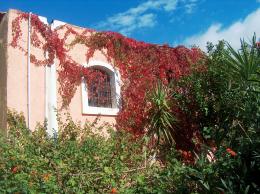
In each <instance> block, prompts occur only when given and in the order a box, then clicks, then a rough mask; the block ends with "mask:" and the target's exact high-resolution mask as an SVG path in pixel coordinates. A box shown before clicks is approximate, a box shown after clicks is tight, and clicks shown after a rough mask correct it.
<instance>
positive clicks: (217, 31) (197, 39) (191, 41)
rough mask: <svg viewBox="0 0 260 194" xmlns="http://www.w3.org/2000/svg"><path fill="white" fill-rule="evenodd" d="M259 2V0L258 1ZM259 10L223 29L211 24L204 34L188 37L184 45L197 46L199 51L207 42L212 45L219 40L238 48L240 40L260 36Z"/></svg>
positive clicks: (218, 24)
mask: <svg viewBox="0 0 260 194" xmlns="http://www.w3.org/2000/svg"><path fill="white" fill-rule="evenodd" d="M259 1H260V0H259ZM259 21H260V8H259V9H257V10H256V11H254V12H252V13H250V14H249V15H248V16H247V17H246V18H244V19H243V20H239V21H237V22H235V23H233V24H232V25H230V26H228V27H225V28H223V27H222V24H220V23H216V24H212V25H211V26H210V27H209V28H208V29H207V30H206V31H205V32H204V33H201V34H197V35H194V36H191V37H188V38H187V39H186V40H185V41H184V44H185V45H198V46H199V47H200V48H201V49H203V50H205V48H206V47H205V46H206V43H207V41H210V42H212V43H214V44H216V43H218V41H219V40H223V39H224V40H226V41H228V42H229V43H230V44H231V45H232V46H233V47H235V48H239V46H240V38H245V40H250V39H251V38H252V36H253V34H254V33H256V36H257V37H259V36H260V25H259Z"/></svg>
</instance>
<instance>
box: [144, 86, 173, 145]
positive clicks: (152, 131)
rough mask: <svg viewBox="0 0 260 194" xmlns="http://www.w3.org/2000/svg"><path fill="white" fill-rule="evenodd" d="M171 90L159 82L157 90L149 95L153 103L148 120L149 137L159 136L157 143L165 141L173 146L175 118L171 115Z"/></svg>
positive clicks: (149, 99)
mask: <svg viewBox="0 0 260 194" xmlns="http://www.w3.org/2000/svg"><path fill="white" fill-rule="evenodd" d="M168 89H169V88H167V87H166V86H164V85H163V84H162V83H161V82H158V84H157V86H156V88H155V89H154V90H153V91H152V92H151V93H150V94H148V99H147V100H148V101H149V102H150V103H151V109H150V110H149V118H148V136H150V137H151V138H153V137H154V135H156V136H157V139H158V140H157V141H158V143H160V142H161V141H165V142H166V143H168V144H170V145H173V144H174V138H173V131H172V130H173V124H174V122H175V118H174V116H173V114H172V113H171V106H170V100H171V99H170V93H169V90H168Z"/></svg>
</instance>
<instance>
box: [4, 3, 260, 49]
mask: <svg viewBox="0 0 260 194" xmlns="http://www.w3.org/2000/svg"><path fill="white" fill-rule="evenodd" d="M10 8H13V9H19V10H22V11H25V12H29V11H31V12H33V13H35V14H38V15H41V16H45V17H47V18H48V20H49V21H51V20H52V19H57V20H61V21H65V22H67V23H71V24H74V25H78V26H82V27H88V28H94V29H97V30H109V31H117V32H120V33H123V34H124V35H126V36H129V37H132V38H135V39H137V40H142V41H146V42H150V43H156V44H164V43H167V44H169V45H171V46H176V45H178V44H185V45H186V46H190V45H193V44H196V45H198V46H200V47H201V48H204V47H205V44H206V42H207V41H211V42H213V43H216V42H217V41H218V40H221V39H225V40H227V41H229V42H230V43H231V44H233V46H235V47H238V46H239V39H240V38H242V37H243V38H245V39H246V40H249V39H250V37H251V36H252V35H253V33H254V32H256V34H257V37H259V36H260V0H73V1H72V0H70V1H69V0H2V2H0V11H7V10H8V9H10Z"/></svg>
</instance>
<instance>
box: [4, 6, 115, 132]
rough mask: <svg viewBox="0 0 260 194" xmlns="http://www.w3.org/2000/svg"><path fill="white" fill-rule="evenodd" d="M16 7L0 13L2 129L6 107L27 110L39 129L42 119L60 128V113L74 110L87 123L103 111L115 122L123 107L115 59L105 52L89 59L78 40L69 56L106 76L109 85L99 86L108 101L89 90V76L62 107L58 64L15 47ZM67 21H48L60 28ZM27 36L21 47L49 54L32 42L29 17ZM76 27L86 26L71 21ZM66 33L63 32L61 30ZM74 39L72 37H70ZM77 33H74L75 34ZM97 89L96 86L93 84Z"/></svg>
mask: <svg viewBox="0 0 260 194" xmlns="http://www.w3.org/2000/svg"><path fill="white" fill-rule="evenodd" d="M17 15H18V11H17V10H9V11H8V12H6V13H0V43H1V47H0V60H1V62H0V128H1V129H2V131H4V129H6V127H7V110H8V109H10V110H15V111H17V112H22V113H23V114H24V116H25V119H26V122H27V125H28V127H29V128H30V129H31V130H34V129H35V126H36V125H37V123H38V122H39V123H43V122H44V121H45V120H47V123H48V133H49V134H52V133H53V131H57V130H58V122H57V112H59V115H60V116H61V118H62V117H64V113H66V112H69V113H70V115H71V117H72V119H73V120H74V121H80V122H82V123H84V122H85V121H86V120H88V121H90V122H91V121H93V120H95V119H96V117H97V116H98V115H100V122H101V123H103V122H108V123H110V124H114V123H115V117H116V115H117V113H118V111H119V108H120V74H119V71H118V70H117V69H115V68H114V66H113V64H110V63H109V62H108V61H107V59H106V57H105V56H104V54H102V52H95V53H94V56H93V57H92V58H91V59H90V60H89V62H88V63H87V62H86V56H85V52H82V50H86V49H87V48H83V47H84V46H83V45H76V46H75V47H74V48H73V49H71V50H70V53H69V54H70V56H72V57H73V60H75V61H77V63H80V64H82V66H87V67H92V68H94V69H96V70H98V71H100V72H102V73H103V74H106V75H107V77H108V78H107V80H106V87H104V88H105V89H103V90H102V91H98V93H100V95H102V96H105V97H106V100H105V103H104V102H101V101H100V100H99V98H95V99H93V98H90V93H91V90H90V89H87V88H89V87H87V86H86V83H85V82H84V80H82V84H81V85H80V86H79V87H77V90H76V93H75V95H74V96H73V98H72V100H71V102H70V104H69V106H68V107H67V109H61V107H62V97H61V95H60V93H59V87H60V85H59V82H58V81H57V70H58V68H59V67H58V66H57V64H56V62H57V63H58V61H57V60H55V62H54V64H49V65H47V66H37V65H35V64H32V63H31V62H30V57H28V55H25V53H24V52H23V51H21V49H17V48H13V47H11V46H10V42H11V41H12V38H13V37H12V21H13V20H14V19H15V18H16V17H17ZM39 18H40V19H41V21H42V22H44V23H46V24H48V23H47V18H45V17H39ZM64 24H65V23H64V22H61V21H57V20H53V21H52V23H50V24H48V25H50V26H51V28H52V29H56V28H59V27H60V26H62V25H64ZM20 25H21V31H22V38H21V40H20V43H19V44H20V45H21V47H22V48H23V49H24V50H26V52H28V53H33V54H34V55H36V56H37V57H39V58H44V57H45V56H44V53H43V52H42V50H40V49H39V48H35V47H33V46H32V45H31V43H30V37H31V30H30V29H31V26H30V22H28V21H22V22H21V24H20ZM66 25H68V26H70V27H71V28H73V29H74V30H75V31H78V32H80V31H83V30H85V29H84V28H81V27H77V26H73V25H70V24H66ZM58 33H60V34H59V35H60V36H62V35H63V34H64V31H62V30H61V31H58ZM69 38H70V37H69ZM71 38H72V37H71ZM92 90H97V89H95V88H92Z"/></svg>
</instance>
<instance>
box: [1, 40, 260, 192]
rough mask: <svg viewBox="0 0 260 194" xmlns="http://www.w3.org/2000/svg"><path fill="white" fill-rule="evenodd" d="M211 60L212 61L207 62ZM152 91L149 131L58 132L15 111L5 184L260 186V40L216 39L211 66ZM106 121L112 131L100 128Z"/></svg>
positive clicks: (90, 188) (4, 154) (27, 187)
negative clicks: (237, 43) (31, 127)
mask: <svg viewBox="0 0 260 194" xmlns="http://www.w3.org/2000/svg"><path fill="white" fill-rule="evenodd" d="M203 64H204V63H203ZM198 67H199V66H198V65H196V66H194V70H193V71H192V72H191V74H189V75H186V76H185V77H181V78H180V79H171V80H169V82H171V84H165V83H163V82H160V81H158V82H157V83H158V84H157V85H156V87H154V90H151V91H150V92H148V93H146V95H145V98H146V103H147V110H146V112H147V115H146V121H145V123H143V124H142V125H143V126H144V129H145V131H146V132H147V133H146V135H144V136H142V137H139V138H137V139H136V138H134V137H133V136H131V135H130V134H128V133H126V132H124V131H123V130H122V131H121V130H117V131H113V130H112V129H109V127H108V126H104V127H96V126H95V123H93V124H89V123H86V125H85V126H84V127H80V124H77V123H74V122H73V121H72V120H71V119H70V118H68V119H67V120H66V121H65V122H63V123H62V122H60V125H59V127H60V130H59V134H58V137H57V138H50V137H48V135H47V134H46V130H45V127H44V126H39V127H38V128H37V130H36V131H35V132H30V131H28V129H27V128H26V125H25V122H24V119H23V116H22V115H19V114H17V113H11V112H10V113H9V116H8V123H9V127H8V131H9V133H8V137H7V138H2V139H1V141H0V142H1V143H0V155H1V158H0V192H1V193H15V192H20V193H230V194H231V193H232V194H235V193H259V192H260V182H259V179H258V178H257V177H259V176H260V134H259V133H260V49H259V48H257V47H256V39H255V37H253V39H252V42H251V43H247V42H245V41H243V40H242V41H241V49H239V50H238V51H236V50H234V49H233V48H232V47H231V46H230V45H229V44H227V43H225V42H223V41H221V42H220V43H219V44H218V45H215V46H214V45H212V44H208V54H207V59H206V63H205V65H203V68H204V69H203V70H199V71H198V70H197V69H196V68H198ZM104 129H107V130H108V131H109V134H110V136H109V137H103V136H101V135H99V134H100V133H99V132H101V130H104Z"/></svg>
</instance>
